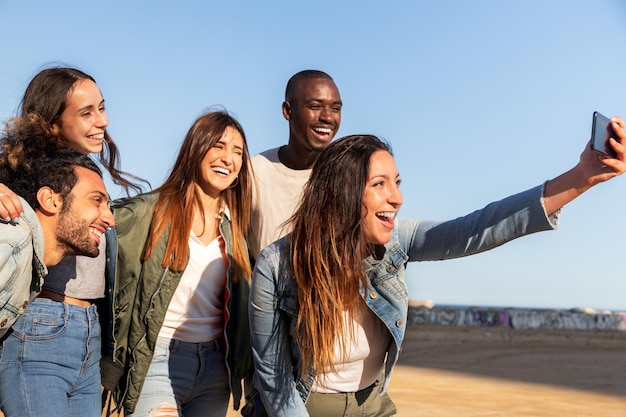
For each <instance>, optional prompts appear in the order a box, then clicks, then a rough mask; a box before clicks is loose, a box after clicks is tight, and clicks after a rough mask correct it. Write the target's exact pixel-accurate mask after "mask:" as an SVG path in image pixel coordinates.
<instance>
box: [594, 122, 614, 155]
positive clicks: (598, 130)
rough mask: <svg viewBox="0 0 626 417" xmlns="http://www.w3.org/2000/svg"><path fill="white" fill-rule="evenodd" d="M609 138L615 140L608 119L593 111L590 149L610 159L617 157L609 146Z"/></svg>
mask: <svg viewBox="0 0 626 417" xmlns="http://www.w3.org/2000/svg"><path fill="white" fill-rule="evenodd" d="M609 138H613V139H615V140H617V136H615V134H614V133H613V129H612V128H611V121H610V120H609V118H608V117H606V116H603V115H601V114H600V113H598V112H597V111H594V112H593V123H592V124H591V149H595V150H596V151H598V152H601V153H603V154H605V155H607V156H610V157H611V158H615V157H617V154H616V153H615V151H614V150H613V148H611V145H609Z"/></svg>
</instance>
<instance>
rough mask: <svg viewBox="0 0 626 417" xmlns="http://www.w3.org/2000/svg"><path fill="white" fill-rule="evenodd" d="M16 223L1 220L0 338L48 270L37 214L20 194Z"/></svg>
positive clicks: (36, 292) (30, 297) (15, 318)
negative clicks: (19, 210)
mask: <svg viewBox="0 0 626 417" xmlns="http://www.w3.org/2000/svg"><path fill="white" fill-rule="evenodd" d="M20 200H21V202H22V207H23V208H24V215H23V216H22V217H20V221H19V224H17V225H13V224H8V223H0V338H2V336H4V334H5V333H6V332H7V330H9V329H10V328H11V326H13V324H14V323H15V321H16V320H17V319H18V317H19V316H20V315H21V314H22V313H23V312H24V310H25V309H26V306H28V304H29V303H30V302H31V301H33V300H34V299H35V297H37V295H38V294H39V292H40V291H41V286H42V285H43V278H44V277H45V276H46V275H47V273H48V270H47V269H46V266H45V265H44V263H43V231H42V229H41V224H40V223H39V219H38V218H37V215H36V214H35V212H34V211H33V209H32V208H31V207H30V206H29V205H28V203H27V202H26V201H25V200H24V199H22V198H20Z"/></svg>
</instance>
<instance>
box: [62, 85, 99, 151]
mask: <svg viewBox="0 0 626 417" xmlns="http://www.w3.org/2000/svg"><path fill="white" fill-rule="evenodd" d="M108 125H109V119H108V118H107V115H106V111H105V109H104V99H103V98H102V94H101V93H100V89H99V88H98V86H97V85H96V83H94V82H93V81H91V80H90V79H81V80H78V81H76V83H74V87H73V88H72V90H71V92H70V93H69V95H68V97H67V101H66V103H65V109H64V110H63V113H61V117H59V119H58V121H56V122H55V124H54V126H55V129H56V132H57V133H58V134H60V135H61V137H62V138H63V141H64V142H65V144H66V145H67V146H69V147H70V148H72V149H74V150H76V151H77V152H80V153H82V154H88V153H99V152H100V151H102V142H104V130H105V129H106V127H107V126H108Z"/></svg>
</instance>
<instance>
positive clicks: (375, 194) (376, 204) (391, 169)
mask: <svg viewBox="0 0 626 417" xmlns="http://www.w3.org/2000/svg"><path fill="white" fill-rule="evenodd" d="M401 205H402V191H400V174H398V168H397V167H396V162H395V161H394V159H393V156H391V154H390V153H389V152H387V151H377V152H374V153H373V154H372V156H371V158H370V169H369V174H368V178H367V181H366V183H365V190H364V192H363V230H364V233H365V239H366V240H367V241H368V242H369V243H374V244H379V245H382V244H385V243H387V242H389V240H390V239H391V230H392V229H393V228H394V219H395V217H396V214H397V213H398V209H399V208H400V206H401Z"/></svg>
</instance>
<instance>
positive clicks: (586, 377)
mask: <svg viewBox="0 0 626 417" xmlns="http://www.w3.org/2000/svg"><path fill="white" fill-rule="evenodd" d="M389 395H390V396H391V399H392V400H393V401H394V402H395V404H396V406H397V408H398V417H418V416H420V417H421V416H423V417H426V416H428V417H496V416H502V417H565V416H567V417H626V332H587V331H560V332H559V331H535V330H532V331H530V330H529V331H524V330H512V329H510V328H469V327H466V328H459V327H439V326H437V327H435V326H433V327H425V326H420V327H416V326H414V327H411V328H410V329H409V330H408V331H407V339H406V343H405V345H404V349H403V352H402V355H401V357H400V364H399V366H397V367H396V368H395V370H394V374H393V376H392V378H391V386H390V388H389ZM238 415H239V414H238V413H236V412H229V414H228V417H235V416H238Z"/></svg>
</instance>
